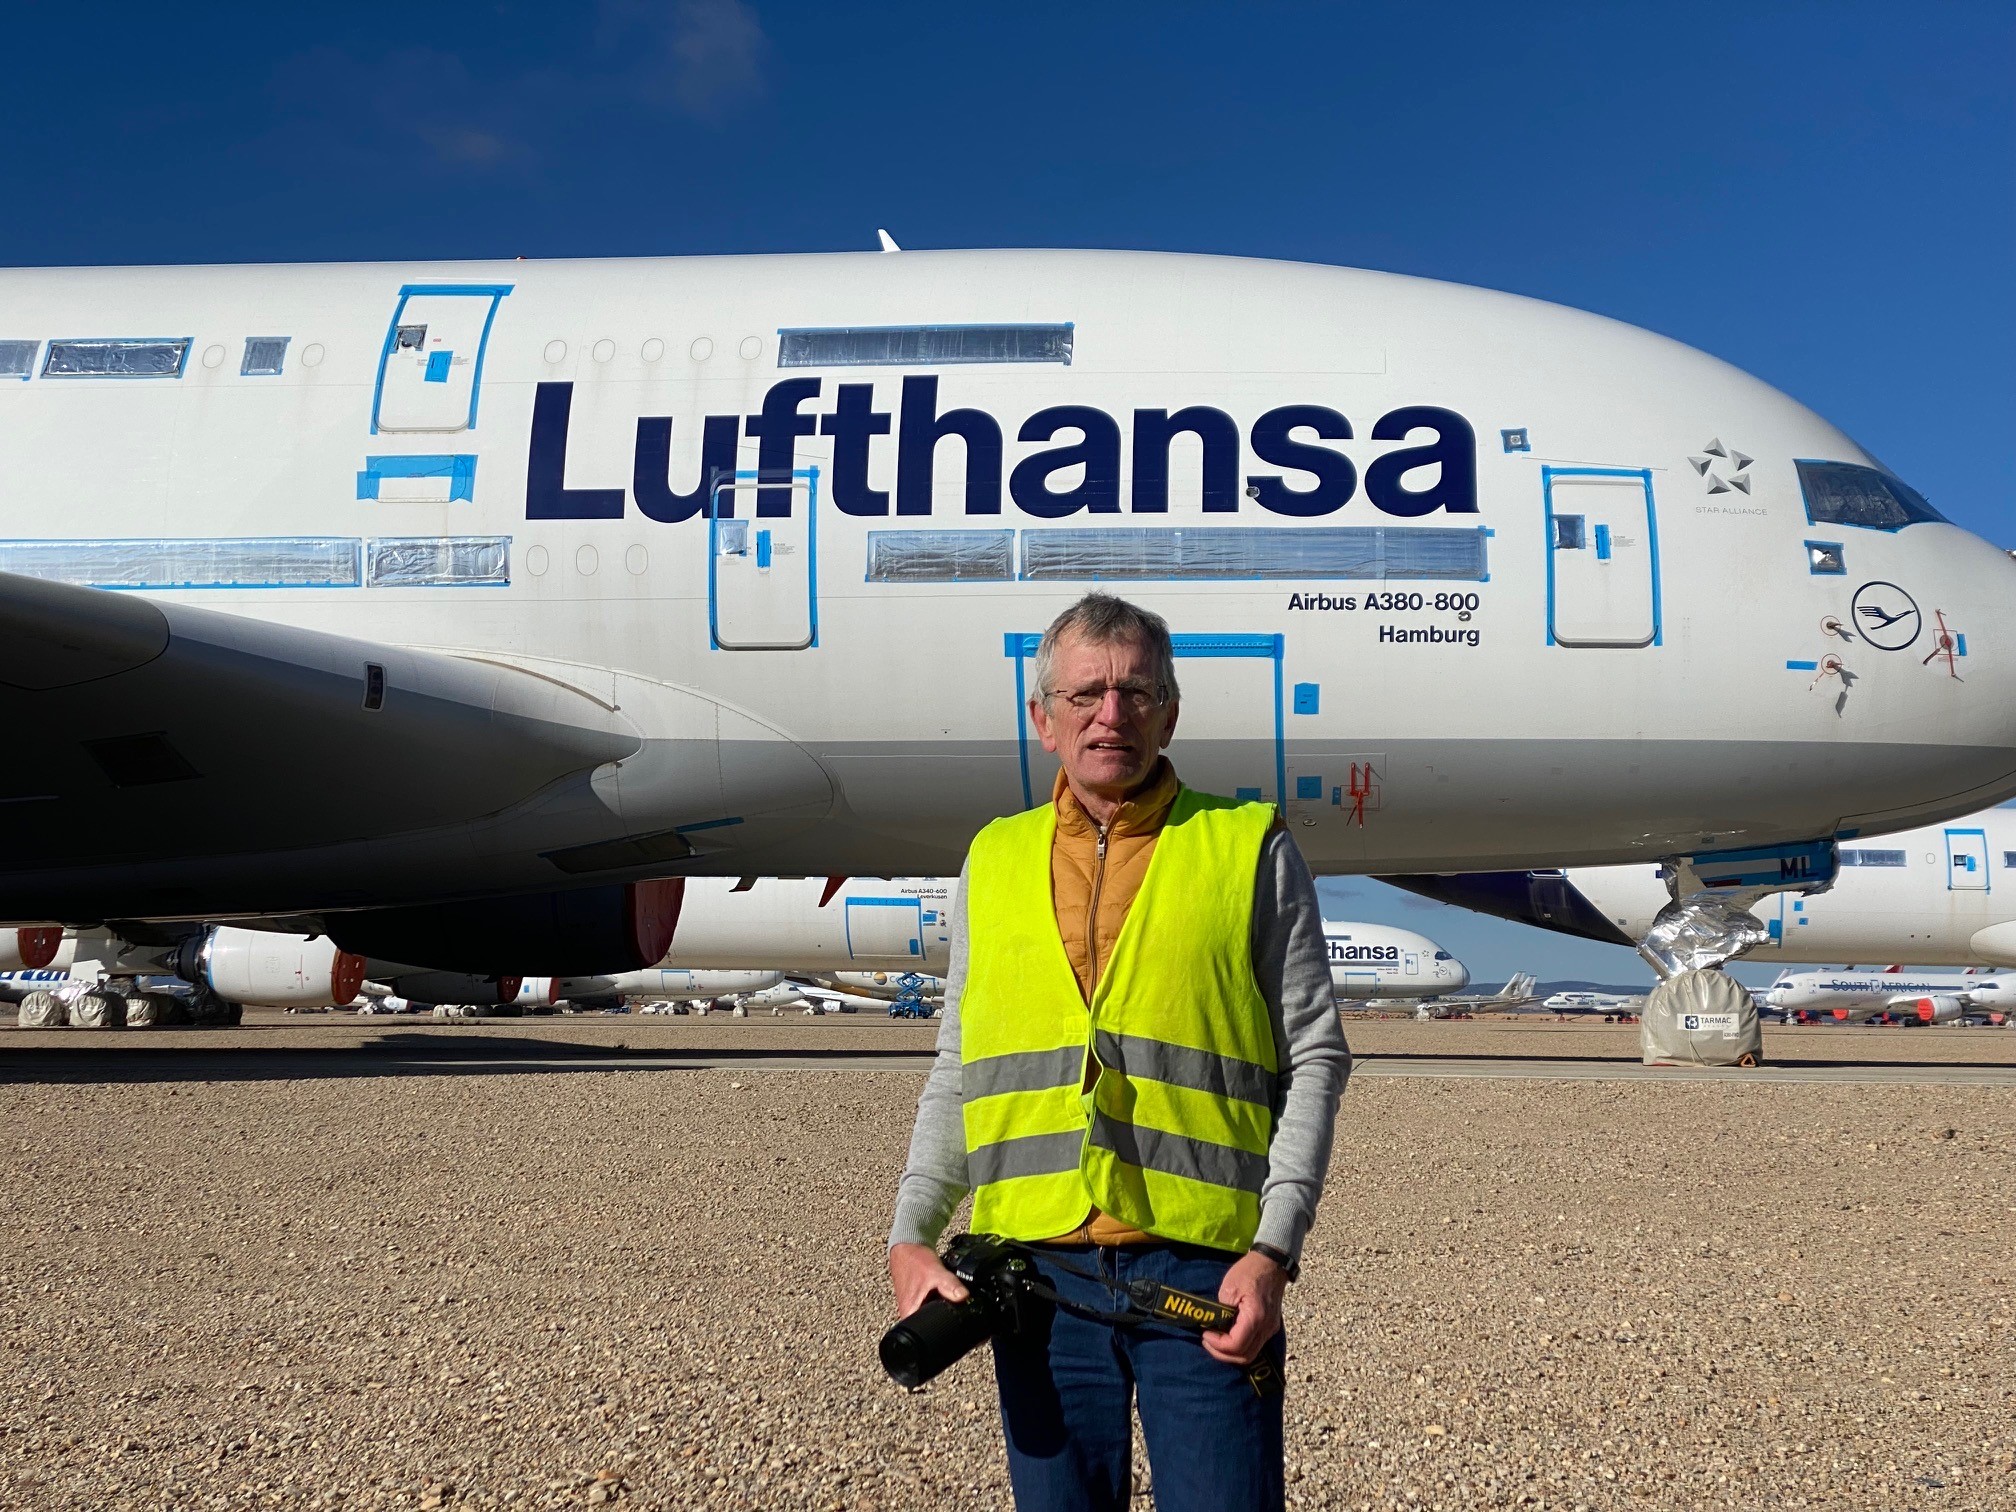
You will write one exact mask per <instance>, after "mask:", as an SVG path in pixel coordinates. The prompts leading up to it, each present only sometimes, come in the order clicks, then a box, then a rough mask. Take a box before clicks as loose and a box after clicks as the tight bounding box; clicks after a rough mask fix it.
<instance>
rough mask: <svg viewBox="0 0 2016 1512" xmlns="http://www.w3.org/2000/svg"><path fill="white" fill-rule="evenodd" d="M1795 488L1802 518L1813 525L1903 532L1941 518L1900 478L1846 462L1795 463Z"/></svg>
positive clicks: (1922, 497)
mask: <svg viewBox="0 0 2016 1512" xmlns="http://www.w3.org/2000/svg"><path fill="white" fill-rule="evenodd" d="M1797 466H1798V468H1799V489H1800V492H1801V493H1803V494H1804V495H1805V496H1806V518H1807V519H1808V520H1810V521H1812V522H1813V523H1814V524H1815V525H1859V526H1861V527H1862V528H1863V529H1864V530H1902V529H1903V528H1904V527H1905V526H1906V525H1918V524H1924V523H1927V522H1932V523H1937V524H1944V523H1945V522H1946V517H1945V516H1944V515H1942V514H1941V513H1939V511H1938V510H1936V509H1934V508H1933V507H1932V506H1931V505H1930V504H1928V503H1926V502H1925V497H1924V495H1922V494H1920V493H1919V492H1918V490H1917V489H1915V488H1913V487H1911V485H1910V484H1908V483H1906V482H1904V481H1903V480H1902V479H1899V478H1893V477H1891V476H1890V474H1888V473H1886V472H1879V471H1877V470H1876V469H1875V468H1873V467H1857V466H1855V465H1854V464H1853V463H1850V462H1803V461H1802V462H1800V463H1798V464H1797Z"/></svg>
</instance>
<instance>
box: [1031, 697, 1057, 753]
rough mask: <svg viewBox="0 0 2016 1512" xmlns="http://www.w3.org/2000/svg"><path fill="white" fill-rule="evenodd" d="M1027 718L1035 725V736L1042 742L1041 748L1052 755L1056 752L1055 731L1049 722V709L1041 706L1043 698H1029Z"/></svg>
mask: <svg viewBox="0 0 2016 1512" xmlns="http://www.w3.org/2000/svg"><path fill="white" fill-rule="evenodd" d="M1029 718H1030V719H1031V720H1032V721H1034V723H1035V725H1036V738H1037V739H1038V740H1040V741H1042V742H1043V749H1044V750H1046V751H1048V752H1049V753H1050V754H1051V755H1052V756H1055V755H1056V754H1057V732H1056V730H1055V729H1053V728H1052V727H1051V724H1050V711H1049V710H1048V709H1046V708H1044V707H1043V700H1042V699H1040V698H1032V699H1030V700H1029Z"/></svg>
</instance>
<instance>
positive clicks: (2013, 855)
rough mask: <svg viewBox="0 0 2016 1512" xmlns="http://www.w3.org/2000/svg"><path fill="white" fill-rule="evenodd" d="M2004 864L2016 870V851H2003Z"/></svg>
mask: <svg viewBox="0 0 2016 1512" xmlns="http://www.w3.org/2000/svg"><path fill="white" fill-rule="evenodd" d="M2002 864H2003V865H2004V866H2006V867H2009V868H2010V869H2011V870H2016V851H2004V852H2002Z"/></svg>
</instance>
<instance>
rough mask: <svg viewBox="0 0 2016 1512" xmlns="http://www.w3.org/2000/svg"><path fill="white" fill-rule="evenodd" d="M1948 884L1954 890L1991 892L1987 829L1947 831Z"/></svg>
mask: <svg viewBox="0 0 2016 1512" xmlns="http://www.w3.org/2000/svg"><path fill="white" fill-rule="evenodd" d="M1946 886H1947V888H1948V890H1950V891H1952V892H1986V891H1988V835H1987V832H1986V831H1985V830H1972V829H1957V830H1954V829H1949V830H1948V831H1946Z"/></svg>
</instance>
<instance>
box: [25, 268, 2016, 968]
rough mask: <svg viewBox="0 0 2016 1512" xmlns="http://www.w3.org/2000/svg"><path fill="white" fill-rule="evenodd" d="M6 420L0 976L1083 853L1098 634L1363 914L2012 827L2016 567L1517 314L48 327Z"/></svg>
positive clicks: (455, 310)
mask: <svg viewBox="0 0 2016 1512" xmlns="http://www.w3.org/2000/svg"><path fill="white" fill-rule="evenodd" d="M0 374H4V375H6V376H7V377H8V378H9V379H10V380H11V381H8V382H5V383H0V433H4V434H5V436H6V438H7V468H6V478H5V482H4V485H0V718H4V719H5V720H6V721H7V723H8V726H9V728H21V729H33V730H35V731H37V732H38V733H37V734H36V735H35V736H34V737H32V738H26V739H19V740H13V741H10V742H7V744H6V746H5V747H4V750H0V797H4V799H5V800H6V802H7V805H8V815H9V820H8V823H9V830H10V839H11V840H12V841H13V844H12V845H11V846H10V850H9V858H10V859H9V862H8V865H7V867H6V869H5V870H4V872H0V921H12V922H20V923H26V924H42V923H47V922H49V921H67V922H72V923H77V922H84V923H90V922H95V921H99V920H104V919H121V920H140V921H176V920H201V919H218V918H228V917H232V916H238V917H241V918H242V917H245V916H263V917H265V918H267V919H272V920H277V921H280V922H282V923H283V924H284V926H285V927H288V928H296V929H299V930H300V931H301V932H302V933H303V934H304V935H307V934H326V935H330V936H332V937H333V938H334V940H335V942H336V944H337V945H338V946H339V947H341V949H342V950H344V951H345V952H348V953H353V954H357V955H363V956H369V957H375V958H379V959H385V960H392V961H423V962H425V963H427V964H428V965H430V966H432V967H434V968H437V969H439V970H442V971H459V972H483V971H494V970H497V969H499V968H500V967H501V968H504V969H508V970H510V971H515V972H544V973H557V974H561V975H568V974H579V973H583V972H602V971H606V970H608V969H610V968H612V967H643V966H648V965H651V964H654V963H656V962H657V961H658V960H659V959H660V958H661V957H662V956H663V954H664V952H665V949H666V947H667V945H668V943H669V942H670V940H671V938H672V935H673V928H674V924H675V921H676V914H677V907H678V900H679V893H678V884H677V881H676V880H674V881H672V882H663V881H652V880H649V879H654V878H664V877H666V876H668V875H699V874H715V875H731V876H734V875H749V874H755V873H772V874H799V875H851V874H859V873H885V872H891V871H906V872H914V873H923V874H933V873H939V874H942V873H944V872H948V871H950V870H951V869H952V868H953V867H954V866H956V864H957V862H958V860H959V857H960V855H961V853H962V852H963V850H964V847H965V844H966V842H967V840H968V839H969V838H970V837H971V835H972V834H973V832H974V831H975V829H976V828H977V827H978V826H979V825H980V824H981V823H983V822H984V821H985V820H987V819H988V818H990V817H991V816H993V815H996V814H1000V813H1005V812H1008V811H1010V810H1014V809H1017V808H1021V807H1023V806H1024V805H1026V804H1028V803H1030V802H1032V801H1033V800H1034V799H1036V798H1037V797H1039V796H1040V795H1041V794H1042V793H1043V791H1044V790H1045V787H1046V785H1047V783H1048V781H1049V776H1050V772H1051V770H1052V763H1051V762H1050V760H1049V758H1048V757H1046V755H1045V754H1044V752H1043V751H1042V749H1041V747H1040V743H1039V742H1038V741H1037V739H1036V738H1035V736H1034V734H1033V732H1032V730H1031V727H1030V724H1029V722H1028V719H1027V716H1026V713H1025V712H1024V707H1023V705H1024V700H1025V698H1026V697H1027V696H1028V695H1029V694H1030V693H1031V692H1032V691H1037V690H1033V689H1032V688H1031V687H1030V685H1029V676H1030V671H1031V655H1032V652H1033V650H1034V647H1035V644H1036V635H1037V632H1039V631H1040V630H1041V629H1042V628H1043V626H1044V625H1045V623H1047V622H1048V620H1049V619H1050V618H1051V617H1052V615H1054V614H1055V613H1056V612H1057V611H1058V609H1060V608H1061V607H1062V606H1063V605H1065V604H1066V603H1068V602H1070V601H1071V600H1072V599H1074V598H1075V597H1077V596H1078V595H1079V594H1080V593H1081V592H1083V591H1084V590H1085V589H1086V588H1087V587H1088V586H1089V585H1091V584H1094V583H1103V584H1108V585H1112V584H1122V585H1124V587H1125V590H1126V591H1127V592H1128V593H1130V594H1132V595H1134V596H1135V597H1137V598H1139V599H1140V600H1142V601H1143V602H1145V603H1147V604H1148V605H1150V606H1151V607H1154V608H1157V609H1160V610H1162V611H1164V612H1166V613H1167V614H1168V615H1169V616H1170V618H1171V620H1172V623H1173V625H1174V627H1175V629H1176V631H1177V632H1178V643H1177V654H1178V658H1179V662H1178V665H1179V669H1180V674H1181V681H1182V685H1183V692H1184V693H1185V694H1186V695H1187V697H1186V699H1185V704H1184V713H1185V717H1184V721H1183V738H1182V741H1181V743H1180V746H1179V748H1178V751H1177V756H1178V761H1179V765H1180V768H1181V770H1182V771H1183V774H1184V775H1185V777H1186V778H1187V779H1188V780H1190V781H1191V782H1192V783H1193V784H1195V785H1197V786H1200V787H1204V788H1207V789H1215V790H1218V791H1224V792H1231V793H1238V794H1245V795H1248V796H1251V797H1255V798H1260V799H1265V800H1268V801H1272V802H1276V803H1278V804H1280V805H1281V806H1282V807H1283V809H1284V811H1285V812H1286V814H1287V816H1288V820H1289V822H1290V823H1291V824H1292V825H1294V826H1295V833H1296V837H1297V839H1298V840H1299V841H1300V843H1301V845H1302V847H1303V850H1304V852H1305V853H1306V854H1307V855H1308V857H1309V859H1310V861H1311V863H1312V864H1313V865H1314V867H1315V868H1316V869H1317V870H1319V871H1328V872H1344V871H1351V872H1395V871H1411V872H1421V871H1456V870H1465V871H1476V870H1482V869H1488V868H1505V867H1522V866H1529V865H1533V864H1537V863H1542V862H1545V863H1553V864H1559V863H1567V864H1574V865H1582V864H1599V863H1611V862H1624V861H1629V860H1632V859H1633V858H1636V857H1639V856H1667V855H1675V856H1703V855H1711V854H1714V853H1719V852H1722V851H1726V850H1728V849H1730V848H1741V849H1755V848H1762V849H1763V850H1764V851H1765V853H1766V855H1767V856H1775V855H1777V854H1778V851H1779V848H1790V849H1788V850H1786V851H1785V855H1786V858H1787V862H1788V864H1791V863H1793V862H1796V863H1797V865H1799V866H1804V865H1807V864H1808V863H1809V862H1810V863H1812V864H1813V865H1815V866H1820V865H1822V863H1823V862H1824V844H1825V842H1827V841H1829V840H1830V839H1831V838H1832V837H1833V836H1835V835H1836V834H1840V833H1850V834H1853V833H1860V834H1864V835H1867V834H1873V833H1877V832H1880V831H1883V830H1886V829H1894V828H1898V827H1903V826H1909V825H1913V824H1921V823H1925V822H1928V821H1935V820H1938V819H1941V818H1944V817H1946V816H1948V815H1951V814H1954V813H1958V812H1964V811H1966V810H1968V809H1971V808H1978V807H1979V806H1981V805H1982V804H1984V803H1989V802H1994V801H1998V800H2000V799H2002V798H2005V797H2008V796H2010V795H2012V794H2016V696H2012V695H2016V658H2012V656H2011V654H2010V650H2009V644H2008V641H2007V638H2006V637H2004V636H2002V635H2001V634H1999V633H1998V632H1999V631H2000V629H2001V628H2002V627H2003V626H2004V625H2005V624H2006V623H2007V621H2008V618H2009V614H2010V609H2009V603H2010V599H2011V589H2012V587H2016V564H2012V563H2011V561H2010V560H2009V559H2008V558H2007V556H2006V555H2005V554H2004V553H2002V552H2001V551H1999V550H1997V549H1995V548H1994V547H1993V546H1991V545H1989V544H1988V543H1987V542H1984V541H1981V540H1979V539H1977V538H1975V537H1973V536H1971V535H1969V534H1968V533H1966V532H1965V531H1962V530H1960V529H1957V528H1955V527H1953V526H1951V525H1949V524H1947V523H1945V522H1944V521H1943V520H1942V518H1941V517H1940V515H1939V514H1938V512H1937V511H1936V510H1935V509H1934V508H1933V507H1932V506H1931V505H1930V504H1929V503H1927V502H1926V501H1925V500H1924V499H1923V498H1922V497H1920V496H1919V495H1918V494H1917V493H1916V492H1915V491H1913V490H1912V489H1911V488H1910V487H1909V486H1908V485H1906V484H1905V483H1904V482H1902V481H1901V480H1899V479H1898V478H1896V477H1895V476H1894V475H1892V474H1891V473H1889V472H1887V471H1886V470H1885V469H1883V468H1882V467H1881V465H1880V464H1879V463H1877V462H1876V460H1875V459H1874V458H1873V457H1871V456H1870V455H1869V454H1868V453H1866V452H1864V451H1863V450H1862V449H1861V448H1860V447H1858V446H1857V445H1855V443H1854V442H1853V441H1851V440H1850V439H1849V438H1848V437H1847V436H1845V435H1843V434H1842V433H1841V432H1840V431H1839V430H1837V429H1836V428H1834V427H1833V426H1831V425H1829V424H1828V423H1827V422H1825V421H1824V420H1822V419H1821V418H1819V417H1818V416H1816V415H1814V414H1812V413H1811V412H1810V411H1808V410H1806V409H1804V408H1803V407H1801V406H1800V405H1798V404H1796V403H1794V402H1793V401H1792V400H1790V399H1788V398H1787V397H1786V396H1784V395H1782V394H1779V393H1777V392H1775V391H1774V390H1772V389H1770V388H1768V387H1766V386H1765V385H1763V384H1761V383H1759V382H1757V381H1756V380H1754V379H1752V378H1750V377H1747V376H1746V375H1744V374H1742V373H1740V372H1738V371H1736V370H1735V369H1732V368H1730V367H1727V366H1726V365H1724V364H1722V363H1720V362H1718V361H1716V360H1714V359H1713V358H1709V357H1706V356H1704V355H1702V354H1701V353H1698V352H1695V351H1692V350H1689V349H1688V348H1685V347H1683V346H1680V345H1678V344H1676V343H1674V342H1671V341H1669V340H1666V339H1665V338H1662V337H1658V336H1655V335H1652V334H1650V333H1647V332H1644V331H1640V330H1635V329H1632V328H1630V327H1628V326H1624V325H1620V324H1618V323H1616V322H1613V321H1609V320H1605V319H1602V318H1600V317H1597V316H1593V315H1589V314H1584V313H1581V312H1577V311H1574V310H1568V309H1563V308H1560V307H1556V306H1550V305H1546V304H1543V303H1540V302H1538V301H1534V300H1528V299H1521V298H1517V297H1514V296H1511V295H1505V294H1498V293H1492V292H1489V291H1485V290H1480V289H1472V288H1464V287H1460V286H1455V285H1449V284H1439V283H1434V282H1430V281H1427V280H1420V279H1411V278H1404V277H1399V276H1395V275H1390V274H1383V273H1369V272H1360V271H1354V270H1348V269H1336V268H1321V267H1310V266H1301V265H1294V264H1286V263H1268V262H1254V261H1245V260H1239V259H1229V258H1205V257H1190V256H1165V255H1157V254H1145V253H1081V252H944V253H919V252H906V253H898V254H892V255H880V254H863V255H842V256H821V257H722V258H691V259H670V260H638V261H628V262H585V261H584V262H568V261H559V262H546V263H526V262H509V263H487V264H486V263H461V264H444V265H428V266H391V265H356V266H291V267H261V268H80V269H43V270H9V271H5V272H0ZM1739 627H1740V628H1739ZM1542 686H1544V687H1545V688H1547V690H1548V695H1549V696H1548V697H1546V698H1545V699H1535V698H1533V697H1532V696H1531V692H1532V690H1533V689H1534V688H1536V687H1542ZM1424 689H1432V696H1422V695H1423V690H1424ZM1811 842H1818V843H1819V844H1820V846H1821V850H1818V851H1816V850H1811V849H1805V848H1803V847H1806V846H1808V844H1809V843H1811ZM1795 871H1796V867H1795ZM1773 875H1776V873H1775V872H1774V873H1773ZM1804 875H1817V873H1806V874H1804ZM442 899H447V900H451V901H448V902H439V901H436V900H442ZM456 900H459V901H456ZM423 951H425V952H428V953H422V952H423Z"/></svg>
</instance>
